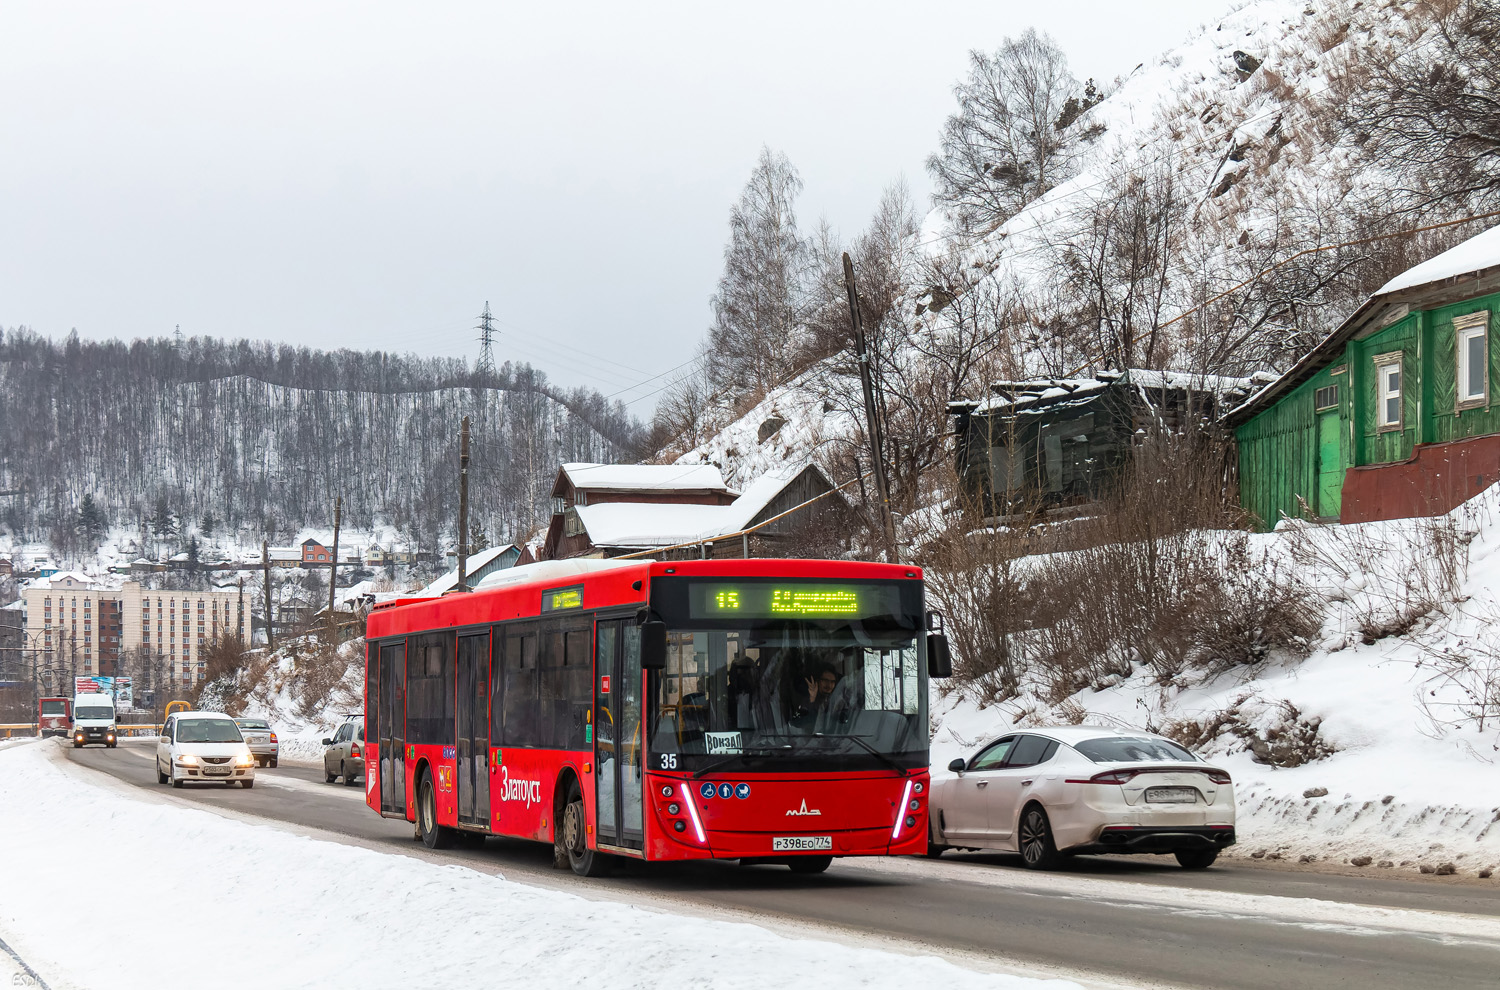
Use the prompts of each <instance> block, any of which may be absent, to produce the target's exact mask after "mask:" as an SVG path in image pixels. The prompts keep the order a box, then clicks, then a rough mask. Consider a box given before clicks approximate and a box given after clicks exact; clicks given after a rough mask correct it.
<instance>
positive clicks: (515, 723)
mask: <svg viewBox="0 0 1500 990" xmlns="http://www.w3.org/2000/svg"><path fill="white" fill-rule="evenodd" d="M536 675H537V669H536V632H535V627H532V628H529V629H526V630H524V631H514V632H507V633H506V636H505V732H504V738H505V745H507V746H536V745H537V744H538V741H539V740H538V734H537V717H536V716H537V693H536V691H537V676H536Z"/></svg>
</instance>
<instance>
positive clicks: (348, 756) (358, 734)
mask: <svg viewBox="0 0 1500 990" xmlns="http://www.w3.org/2000/svg"><path fill="white" fill-rule="evenodd" d="M323 745H324V746H326V747H328V748H327V749H325V750H323V779H324V780H325V781H326V782H328V783H330V784H331V783H333V782H334V781H335V780H338V779H339V778H340V777H343V778H344V784H345V785H346V786H349V787H353V786H354V783H355V781H356V779H358V778H359V777H362V776H363V775H364V772H365V756H364V749H365V720H364V718H363V717H358V716H356V717H352V718H347V719H345V720H344V724H343V725H340V726H339V729H338V731H337V732H335V733H334V734H333V735H332V736H331V737H330V738H328V739H324V740H323Z"/></svg>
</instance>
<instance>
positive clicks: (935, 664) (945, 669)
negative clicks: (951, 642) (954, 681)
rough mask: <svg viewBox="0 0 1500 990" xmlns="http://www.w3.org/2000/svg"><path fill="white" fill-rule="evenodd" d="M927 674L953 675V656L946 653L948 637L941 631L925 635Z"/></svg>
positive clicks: (931, 675) (934, 675) (930, 675)
mask: <svg viewBox="0 0 1500 990" xmlns="http://www.w3.org/2000/svg"><path fill="white" fill-rule="evenodd" d="M927 676H928V677H952V676H953V657H952V656H951V655H950V654H949V653H948V637H947V636H944V635H943V634H942V633H929V634H928V636H927Z"/></svg>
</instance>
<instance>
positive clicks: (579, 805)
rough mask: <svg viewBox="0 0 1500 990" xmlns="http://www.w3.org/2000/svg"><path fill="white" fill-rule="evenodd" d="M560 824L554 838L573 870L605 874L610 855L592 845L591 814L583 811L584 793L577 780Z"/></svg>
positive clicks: (579, 872) (581, 873)
mask: <svg viewBox="0 0 1500 990" xmlns="http://www.w3.org/2000/svg"><path fill="white" fill-rule="evenodd" d="M559 826H560V827H559V828H558V829H557V830H556V832H555V835H556V838H555V839H554V840H553V842H554V843H555V844H556V845H557V846H558V848H559V851H560V852H562V853H563V855H565V856H566V857H567V859H568V865H569V866H570V867H572V869H573V872H574V873H576V874H578V875H579V876H581V877H602V876H603V875H604V874H606V873H608V872H609V857H608V856H607V855H605V854H604V853H602V852H600V851H599V850H597V849H590V848H589V842H588V816H587V815H585V814H584V811H583V794H582V793H581V792H580V791H579V790H578V785H577V784H573V785H571V786H570V787H569V788H568V803H567V805H566V806H565V807H564V808H563V814H562V821H561V822H560V823H559ZM559 858H561V857H559Z"/></svg>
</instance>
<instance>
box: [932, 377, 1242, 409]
mask: <svg viewBox="0 0 1500 990" xmlns="http://www.w3.org/2000/svg"><path fill="white" fill-rule="evenodd" d="M1121 380H1123V381H1125V382H1126V383H1127V384H1130V385H1138V386H1140V387H1141V388H1152V389H1180V390H1182V391H1185V392H1189V391H1190V392H1198V393H1211V394H1212V395H1214V396H1215V397H1217V398H1220V399H1223V398H1226V397H1229V398H1237V397H1239V396H1243V395H1247V394H1249V393H1250V391H1251V390H1253V389H1255V388H1257V387H1258V386H1259V385H1261V384H1264V380H1262V378H1261V377H1260V376H1251V377H1249V378H1234V377H1229V376H1226V375H1199V374H1193V373H1190V372H1185V371H1151V370H1148V369H1143V368H1131V369H1129V370H1128V371H1123V372H1120V371H1101V372H1100V373H1099V374H1098V376H1097V377H1094V378H1038V379H1032V380H1030V381H1024V382H995V383H994V384H993V385H991V386H990V387H991V389H992V390H993V391H994V392H995V393H996V394H994V395H992V396H990V397H989V398H986V399H959V400H955V401H953V402H950V403H948V408H949V410H950V411H953V412H959V411H963V412H981V413H982V412H992V411H994V410H1000V409H1005V410H1010V409H1014V410H1025V409H1029V408H1032V407H1035V406H1045V405H1050V404H1052V403H1053V402H1058V401H1061V400H1064V399H1079V398H1084V397H1088V396H1093V395H1097V394H1098V393H1100V392H1102V391H1103V390H1104V389H1106V388H1108V387H1109V386H1111V385H1113V384H1115V383H1116V382H1119V381H1121ZM1265 380H1269V379H1265Z"/></svg>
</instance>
